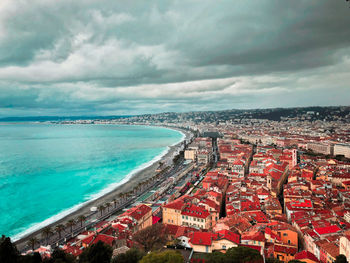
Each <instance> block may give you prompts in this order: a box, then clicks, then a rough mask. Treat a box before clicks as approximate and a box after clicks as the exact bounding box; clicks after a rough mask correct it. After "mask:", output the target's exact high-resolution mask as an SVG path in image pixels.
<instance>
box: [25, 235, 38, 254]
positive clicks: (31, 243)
mask: <svg viewBox="0 0 350 263" xmlns="http://www.w3.org/2000/svg"><path fill="white" fill-rule="evenodd" d="M37 244H40V243H39V240H38V239H37V238H36V237H32V238H30V239H29V240H28V242H27V245H28V246H29V247H30V248H31V249H32V250H33V251H34V248H35V245H37Z"/></svg>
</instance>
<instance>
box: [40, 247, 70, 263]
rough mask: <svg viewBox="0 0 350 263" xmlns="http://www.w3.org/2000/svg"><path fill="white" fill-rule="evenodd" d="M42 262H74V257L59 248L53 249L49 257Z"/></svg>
mask: <svg viewBox="0 0 350 263" xmlns="http://www.w3.org/2000/svg"><path fill="white" fill-rule="evenodd" d="M44 263H75V258H74V256H73V255H70V254H67V253H65V252H64V251H63V250H61V249H55V250H54V251H53V252H52V255H51V258H49V259H46V260H44Z"/></svg>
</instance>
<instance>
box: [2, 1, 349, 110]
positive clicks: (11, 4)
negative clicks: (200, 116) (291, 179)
mask: <svg viewBox="0 0 350 263" xmlns="http://www.w3.org/2000/svg"><path fill="white" fill-rule="evenodd" d="M349 12H350V11H349V9H348V8H347V6H346V3H345V1H344V2H343V1H327V0H300V1H288V2H281V1H277V0H269V1H268V0H255V1H243V0H238V1H220V3H217V2H213V1H198V0H192V1H165V0H160V1H152V2H149V1H136V0H135V1H107V0H101V1H92V0H85V1H73V0H62V1H50V0H33V1H30V2H25V1H19V0H4V1H3V3H2V5H1V6H0V92H1V94H0V116H6V115H15V114H17V115H18V114H20V115H24V114H26V115H31V114H35V115H36V114H44V115H46V114H45V112H46V113H48V114H72V113H77V114H80V113H82V114H136V113H144V112H160V111H168V110H171V111H187V110H207V109H208V110H215V109H228V108H257V107H275V106H278V107H280V106H304V105H311V104H312V105H339V104H348V102H349V101H350V95H349V92H348V90H349V86H348V83H350V82H349V80H350V73H349V72H350V63H349V51H350V49H349V48H348V47H349V44H350V34H349V33H350V32H349V27H348V26H349V24H350V15H349ZM330 94H331V95H332V97H330ZM311 97H312V99H311ZM330 98H332V99H330Z"/></svg>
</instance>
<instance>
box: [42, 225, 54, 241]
mask: <svg viewBox="0 0 350 263" xmlns="http://www.w3.org/2000/svg"><path fill="white" fill-rule="evenodd" d="M41 233H42V236H43V237H44V238H45V239H46V245H48V244H49V238H50V236H51V235H52V234H53V232H52V229H51V227H49V226H46V227H44V228H43V230H42V232H41Z"/></svg>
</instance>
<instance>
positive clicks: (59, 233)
mask: <svg viewBox="0 0 350 263" xmlns="http://www.w3.org/2000/svg"><path fill="white" fill-rule="evenodd" d="M55 230H56V232H57V233H58V238H59V239H61V232H62V231H64V225H62V224H59V225H57V226H56V227H55Z"/></svg>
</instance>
